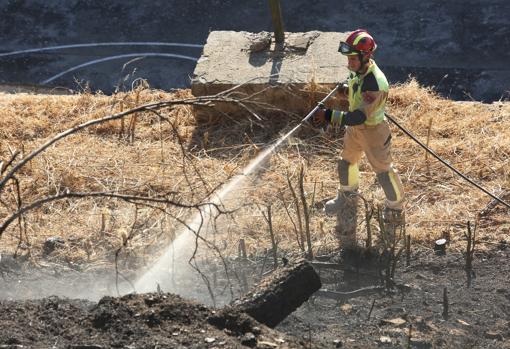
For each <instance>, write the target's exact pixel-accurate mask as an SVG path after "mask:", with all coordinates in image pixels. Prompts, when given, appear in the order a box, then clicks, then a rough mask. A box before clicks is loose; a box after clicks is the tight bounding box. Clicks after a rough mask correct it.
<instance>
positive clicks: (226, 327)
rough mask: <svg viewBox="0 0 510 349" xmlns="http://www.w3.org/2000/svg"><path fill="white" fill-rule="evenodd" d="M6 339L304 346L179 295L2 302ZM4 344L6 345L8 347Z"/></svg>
mask: <svg viewBox="0 0 510 349" xmlns="http://www.w3.org/2000/svg"><path fill="white" fill-rule="evenodd" d="M0 321H1V322H2V324H3V326H2V327H3V329H2V332H1V333H0V344H3V345H7V346H9V345H10V346H15V345H18V346H20V345H22V346H29V347H32V346H34V347H35V346H37V347H57V348H89V349H91V348H96V349H97V348H154V347H155V346H161V347H166V348H213V347H216V348H239V347H240V346H247V347H252V348H301V347H303V346H302V345H301V344H299V343H297V342H294V341H289V340H288V339H284V336H283V335H282V334H280V333H278V332H276V331H273V330H271V329H269V328H267V327H266V326H264V325H261V324H259V323H258V322H256V321H255V320H253V319H252V318H250V317H249V316H247V315H245V314H242V313H238V312H230V313H229V314H228V319H219V317H218V316H217V315H215V311H213V310H211V309H209V308H207V307H206V306H204V305H201V304H198V303H195V302H191V301H187V300H184V299H182V298H181V297H179V296H176V295H173V294H163V293H161V294H157V293H152V294H144V295H127V296H124V297H121V298H113V297H104V298H103V299H101V300H100V301H99V302H98V303H97V304H96V303H92V302H88V301H81V300H70V299H61V298H56V297H50V298H45V299H42V300H37V301H25V302H13V301H2V302H0ZM2 347H3V346H2Z"/></svg>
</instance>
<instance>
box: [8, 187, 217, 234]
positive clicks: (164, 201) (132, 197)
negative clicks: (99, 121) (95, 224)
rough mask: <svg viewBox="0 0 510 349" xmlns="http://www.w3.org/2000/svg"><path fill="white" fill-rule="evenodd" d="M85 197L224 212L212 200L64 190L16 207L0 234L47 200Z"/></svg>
mask: <svg viewBox="0 0 510 349" xmlns="http://www.w3.org/2000/svg"><path fill="white" fill-rule="evenodd" d="M86 197H107V198H113V199H120V200H124V201H127V202H131V203H135V202H152V203H162V204H170V205H173V206H175V207H181V208H188V209H191V208H200V207H208V206H213V207H214V208H215V209H216V210H218V212H220V213H224V212H225V211H223V210H222V209H221V207H220V205H218V204H215V203H213V202H205V203H200V204H183V203H180V202H178V201H174V200H170V199H168V198H162V197H147V196H137V195H126V194H116V193H108V192H90V193H75V192H64V193H60V194H57V195H54V196H48V197H45V198H43V199H40V200H37V201H34V202H33V203H31V204H30V205H27V206H25V207H23V208H20V209H18V210H17V211H16V212H14V213H13V214H12V215H11V216H10V217H9V218H7V219H6V220H5V221H4V222H3V223H2V225H0V236H2V234H3V232H4V231H5V229H6V228H7V227H8V226H9V225H10V224H11V223H12V221H13V220H15V219H16V218H18V217H19V216H20V215H23V214H24V213H26V212H28V211H30V210H33V209H35V208H38V207H40V206H42V205H44V204H46V203H48V202H52V201H58V200H62V199H68V198H86Z"/></svg>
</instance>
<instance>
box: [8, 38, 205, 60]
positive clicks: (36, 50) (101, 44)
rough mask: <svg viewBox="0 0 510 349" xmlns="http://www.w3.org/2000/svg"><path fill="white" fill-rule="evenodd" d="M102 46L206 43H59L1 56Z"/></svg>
mask: <svg viewBox="0 0 510 349" xmlns="http://www.w3.org/2000/svg"><path fill="white" fill-rule="evenodd" d="M100 46H173V47H191V48H202V47H204V45H197V44H185V43H179V42H150V41H148V42H143V41H135V42H92V43H87V44H72V45H59V46H48V47H41V48H31V49H27V50H19V51H11V52H4V53H0V57H7V56H15V55H20V54H24V53H34V52H43V51H55V50H63V49H66V48H80V47H100Z"/></svg>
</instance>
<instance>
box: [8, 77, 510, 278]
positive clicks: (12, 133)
mask: <svg viewBox="0 0 510 349" xmlns="http://www.w3.org/2000/svg"><path fill="white" fill-rule="evenodd" d="M192 97H193V96H191V93H190V91H188V90H182V91H179V92H176V93H172V94H170V93H165V92H161V91H157V90H152V89H149V88H139V89H137V90H134V91H132V92H130V93H126V94H116V95H113V96H105V95H101V94H88V93H83V94H79V95H71V96H52V95H30V94H0V101H1V103H0V108H1V110H0V115H1V117H0V160H3V164H2V171H3V172H2V175H3V176H5V175H6V173H8V172H9V170H10V169H12V166H10V167H7V168H5V166H6V164H7V162H8V161H9V159H11V158H12V157H13V154H15V153H16V152H19V154H18V155H17V156H16V157H15V160H14V162H13V163H14V164H16V162H17V161H20V160H21V159H23V157H25V156H27V155H28V154H30V152H32V151H33V150H34V149H37V148H38V147H39V146H41V145H42V144H44V143H45V142H46V141H48V140H49V139H51V138H53V137H55V135H57V134H58V133H60V132H63V131H66V130H68V129H70V128H72V127H74V126H76V125H79V124H82V123H84V122H87V121H90V120H93V119H97V118H102V117H105V116H107V115H111V114H114V113H118V112H122V111H126V110H129V109H130V108H134V107H137V106H140V105H143V104H147V103H155V102H160V101H167V100H183V99H190V98H192ZM387 112H388V113H389V114H390V115H392V116H394V117H395V118H396V119H397V120H398V121H399V122H400V123H401V124H402V125H403V126H404V127H406V128H407V129H408V130H409V131H411V132H412V133H414V134H415V135H416V136H417V137H418V138H419V139H420V140H421V141H422V142H424V143H427V144H428V145H429V146H430V147H431V148H432V149H434V150H435V151H436V153H437V154H438V155H440V156H441V157H442V158H444V159H445V160H446V161H448V162H449V163H450V164H452V165H453V166H455V167H456V168H457V169H459V170H460V171H462V172H463V173H464V174H466V175H467V176H469V177H470V178H472V179H473V180H475V181H476V182H478V183H479V184H481V185H482V186H484V187H485V188H487V189H488V190H489V191H491V192H493V193H495V194H497V195H502V197H504V198H506V200H507V201H508V200H509V199H510V195H508V191H506V190H507V189H508V188H509V187H510V131H509V127H508V122H509V117H510V104H509V103H502V102H501V103H493V104H481V103H477V102H462V103H460V102H454V101H451V100H446V99H442V98H440V97H439V96H437V95H436V94H435V93H434V92H433V91H431V90H430V89H425V88H422V87H420V86H418V84H417V83H416V82H415V81H412V80H411V81H410V82H408V83H406V84H404V85H398V86H392V89H391V93H390V102H389V107H388V110H387ZM297 122H299V118H296V117H290V116H288V117H285V116H282V115H279V116H278V120H275V119H274V118H272V117H271V115H266V116H265V119H264V120H263V122H262V123H260V124H255V125H254V123H253V120H251V119H250V118H249V117H247V116H243V115H238V116H237V115H232V116H231V118H220V119H219V120H216V121H214V122H210V123H202V124H197V122H196V120H195V118H194V116H193V107H192V106H190V105H177V106H173V107H163V108H160V109H158V110H157V113H155V112H151V111H143V112H138V113H133V114H129V115H127V116H126V117H124V118H123V119H122V120H120V119H119V120H115V121H110V122H105V123H100V124H98V125H95V126H92V127H88V128H85V129H83V130H81V131H79V132H76V133H73V134H71V135H70V136H68V137H65V138H62V139H61V140H59V141H58V142H56V143H54V144H53V145H52V146H50V147H49V148H48V149H46V150H45V151H44V152H42V153H40V154H39V155H38V156H36V157H34V159H33V160H31V161H30V162H28V163H27V164H26V165H25V166H23V167H22V168H21V169H20V170H19V171H17V172H16V173H15V178H16V181H15V180H10V181H8V182H7V184H6V185H5V187H4V188H3V190H2V191H1V192H0V199H1V203H0V220H1V222H4V223H5V221H6V220H7V219H8V217H9V216H11V215H12V214H13V213H15V212H16V211H17V210H18V209H19V208H20V207H21V208H23V207H27V206H29V205H30V204H31V203H34V202H37V201H38V200H41V199H45V198H51V197H52V196H55V195H59V194H60V195H61V194H63V193H80V194H81V196H83V197H75V198H62V199H61V200H48V202H47V203H45V204H42V205H36V206H37V207H36V208H34V209H31V210H28V211H27V212H26V213H24V214H23V215H19V217H17V218H16V219H14V220H13V221H12V223H11V224H10V225H9V226H8V227H6V229H5V231H3V232H2V233H1V236H0V253H3V254H14V253H16V254H21V255H29V256H30V258H31V260H32V261H33V262H34V263H44V261H46V260H50V261H56V262H61V261H65V262H67V263H77V264H83V265H87V266H102V265H108V264H111V263H112V262H113V260H114V259H115V254H116V252H117V251H118V253H119V255H120V256H121V257H129V258H125V259H124V260H125V261H126V262H125V263H126V264H125V267H129V268H135V267H138V266H140V265H142V264H145V263H146V262H148V261H151V260H152V259H153V258H154V257H155V256H157V252H158V251H160V249H161V248H163V247H164V246H166V245H167V243H168V242H169V241H171V240H172V239H173V238H174V237H175V235H176V234H177V233H179V231H181V230H182V229H183V224H182V223H183V222H185V221H186V219H188V218H189V217H190V216H191V215H192V214H193V213H194V212H196V211H197V210H196V206H197V205H200V204H201V203H203V202H204V201H207V198H208V196H209V194H210V193H211V192H213V191H214V190H215V189H217V188H218V187H219V186H221V185H222V184H223V183H225V182H227V181H228V180H229V178H231V177H232V176H234V175H236V174H237V173H239V172H240V171H241V170H242V168H243V167H244V166H245V165H246V164H247V163H249V161H250V159H253V158H254V157H255V156H256V155H257V154H258V153H259V152H260V151H261V150H262V149H263V147H264V146H265V144H266V143H267V142H268V141H271V140H274V139H276V138H277V137H279V135H280V134H281V133H282V132H283V131H285V130H288V129H290V128H291V127H293V126H294V125H296V123H297ZM392 130H393V131H394V138H393V157H394V166H395V168H396V169H397V170H398V171H399V173H400V174H401V176H402V181H403V183H404V187H405V190H406V195H407V204H406V221H407V226H406V232H407V234H410V235H412V237H413V240H414V241H415V243H418V244H421V245H424V246H430V247H432V245H433V240H434V239H437V238H440V237H442V236H446V237H448V238H449V239H450V242H451V246H452V247H454V248H455V246H458V247H457V248H458V249H464V244H463V243H462V244H461V242H463V241H464V240H465V237H464V233H465V232H466V231H467V228H466V224H467V222H468V221H470V222H471V223H472V224H477V235H478V239H479V241H480V242H483V243H484V244H481V245H480V246H484V245H487V244H491V243H498V242H499V241H500V240H503V239H504V240H507V241H508V234H509V229H510V219H509V218H508V210H506V209H504V208H503V207H502V206H501V205H498V206H496V207H495V208H492V209H491V210H489V211H488V212H487V214H486V215H483V216H480V212H482V211H483V210H484V209H485V208H486V206H487V205H488V204H489V203H490V202H491V198H490V197H488V196H487V195H486V194H484V193H482V192H481V191H479V190H478V189H476V188H475V187H473V186H472V185H470V184H468V183H467V182H465V181H464V180H462V179H461V178H460V177H458V176H457V175H455V174H454V173H453V172H451V171H450V170H448V169H447V168H446V167H444V166H443V165H442V164H440V163H439V162H438V161H436V160H435V159H433V158H432V157H431V156H430V155H429V156H427V155H426V154H425V151H424V150H423V149H422V148H420V147H419V146H418V145H417V144H415V143H414V142H413V141H412V140H411V139H409V138H408V137H407V136H406V135H404V134H403V133H402V132H401V131H398V130H397V129H396V127H394V126H392ZM341 148H342V138H341V133H339V132H338V131H336V130H329V131H327V132H325V133H321V132H319V131H318V130H316V129H313V128H312V127H310V126H308V125H305V127H303V128H302V129H300V131H299V132H298V134H296V135H295V136H293V137H292V138H291V139H290V140H289V142H288V143H287V144H286V145H285V146H284V147H282V148H281V149H280V151H279V152H278V153H277V154H275V155H273V156H272V159H271V161H270V166H266V167H265V168H264V170H263V171H261V172H260V173H259V176H258V177H257V178H252V179H251V181H250V182H249V185H247V186H244V187H243V188H239V189H238V190H237V191H236V193H235V195H234V199H231V200H229V202H227V203H225V209H226V210H228V211H229V213H228V214H223V215H222V216H221V218H219V219H218V220H217V221H215V223H216V224H215V225H214V226H213V229H209V230H208V232H207V233H205V232H204V234H205V235H204V237H205V238H206V239H207V240H208V241H209V242H210V243H211V244H212V245H214V246H216V248H217V249H218V251H220V252H221V253H222V254H224V255H234V254H237V253H238V242H239V240H240V239H244V241H245V242H246V248H247V252H248V254H252V255H257V254H261V253H263V251H264V250H265V249H270V248H271V239H270V234H269V227H268V224H267V222H266V219H265V218H264V215H266V216H267V212H268V211H267V210H268V207H269V206H271V214H272V230H273V231H274V234H275V239H276V242H277V243H278V246H279V248H280V249H283V250H285V251H287V252H288V253H292V254H302V253H303V249H302V248H301V247H300V246H304V245H305V244H304V242H303V238H302V234H304V230H305V225H304V212H301V211H302V203H303V200H302V199H301V196H300V185H299V179H300V171H301V169H302V178H303V185H302V188H303V189H302V192H303V195H304V196H305V198H306V203H307V205H308V206H309V207H310V208H311V209H309V210H308V212H309V214H310V226H309V227H310V228H309V231H310V236H311V243H312V246H313V251H314V253H315V254H321V253H325V252H328V251H331V250H334V249H335V248H337V247H338V246H337V242H336V239H335V236H334V223H335V222H334V220H333V219H331V218H328V217H326V216H325V215H324V214H323V213H322V212H321V210H320V207H321V202H324V200H325V199H328V198H330V197H332V196H334V195H335V194H336V188H337V185H338V179H337V174H336V161H337V159H338V156H339V153H340V151H341ZM360 171H361V188H360V192H361V193H362V195H363V197H364V198H365V199H366V202H367V203H368V207H369V208H371V207H373V208H376V207H377V206H378V205H381V204H382V202H383V192H382V190H381V189H380V187H379V186H378V184H377V183H376V181H375V175H374V174H373V173H372V172H371V169H370V167H369V165H368V163H367V162H366V160H365V159H363V160H362V162H361V164H360ZM17 183H18V184H17ZM290 186H292V188H293V189H294V191H295V193H296V199H295V198H294V196H293V194H292V190H291V189H290ZM92 192H94V193H98V194H97V195H96V196H93V197H91V196H88V195H86V193H92ZM102 194H105V195H102ZM115 195H120V196H123V197H122V198H120V199H119V198H118V197H117V198H115V197H114V196H115ZM505 195H506V196H505ZM127 196H130V197H131V198H133V197H143V198H152V199H157V200H154V201H142V200H137V199H126V197H127ZM158 200H160V201H158ZM165 200H166V201H165ZM296 203H297V204H298V205H297V206H298V207H301V209H300V210H301V211H300V214H299V216H298V214H297V210H296ZM359 212H360V219H359V222H360V226H359V232H360V235H359V239H360V240H362V239H363V238H364V236H365V235H364V234H365V232H366V230H367V229H366V223H365V219H364V217H365V210H364V207H360V210H359ZM299 218H300V219H299ZM1 222H0V224H3V223H1ZM300 222H301V224H300ZM371 224H373V227H372V228H373V231H375V232H376V231H377V228H378V227H377V223H376V221H375V219H373V220H372V223H371ZM375 234H376V233H375ZM55 236H58V237H60V238H62V240H63V241H64V244H63V246H62V247H61V248H58V249H57V250H55V251H54V252H52V253H51V254H49V255H45V253H44V250H43V246H44V242H45V241H46V239H48V238H49V237H55ZM304 247H306V246H304ZM43 257H44V258H43Z"/></svg>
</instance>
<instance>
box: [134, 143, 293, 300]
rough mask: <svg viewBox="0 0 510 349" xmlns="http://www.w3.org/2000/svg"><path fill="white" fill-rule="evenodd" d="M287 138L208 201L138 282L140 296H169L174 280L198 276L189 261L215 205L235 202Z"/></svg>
mask: <svg viewBox="0 0 510 349" xmlns="http://www.w3.org/2000/svg"><path fill="white" fill-rule="evenodd" d="M285 138H286V136H283V137H282V138H280V139H279V140H278V142H277V143H275V144H273V145H272V146H270V147H269V148H268V149H266V150H264V151H263V152H262V153H261V154H259V155H258V156H257V157H256V158H255V159H254V160H252V161H251V162H250V164H248V166H247V167H245V169H244V171H243V172H242V173H241V174H238V175H236V176H235V177H233V178H232V179H231V180H230V182H228V183H226V184H225V185H224V186H223V187H222V188H221V190H220V191H219V192H218V193H213V194H212V195H211V196H210V197H209V200H208V201H207V202H208V203H209V204H208V205H205V206H204V207H202V208H201V209H200V212H197V213H196V214H195V215H194V216H193V219H192V220H191V223H190V224H188V227H189V228H184V229H183V230H182V231H180V232H179V233H178V234H177V237H176V239H175V240H174V241H173V242H172V243H171V244H170V245H169V246H168V247H167V248H166V250H165V252H164V253H163V254H162V255H161V257H160V258H159V259H158V261H157V262H156V263H155V264H154V265H153V266H152V267H151V268H150V269H149V270H148V271H147V272H146V273H145V274H144V275H142V277H140V279H138V280H137V281H136V283H135V289H136V291H137V292H142V293H143V292H153V291H156V290H157V288H158V286H160V287H161V288H162V289H163V290H164V291H165V292H168V291H175V290H173V280H174V279H175V278H176V277H177V278H182V277H186V276H187V275H189V273H193V272H195V271H194V270H193V268H192V267H191V266H190V265H189V263H188V261H189V260H190V258H191V257H192V256H193V253H194V251H195V241H196V234H200V236H204V235H205V234H206V233H207V229H208V226H209V223H210V219H211V218H214V217H215V215H216V214H217V213H218V210H217V209H216V207H215V205H218V206H223V205H224V204H225V203H226V202H227V201H228V200H230V199H231V198H232V194H237V195H238V191H239V189H240V187H241V186H242V185H243V184H245V183H246V181H247V180H248V179H249V178H250V176H251V175H253V174H255V173H256V172H257V170H259V169H261V168H263V167H265V166H264V164H267V163H269V160H270V158H271V153H272V152H273V151H274V150H275V149H276V148H277V147H278V146H279V145H280V144H281V143H282V142H283V140H284V139H285Z"/></svg>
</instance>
